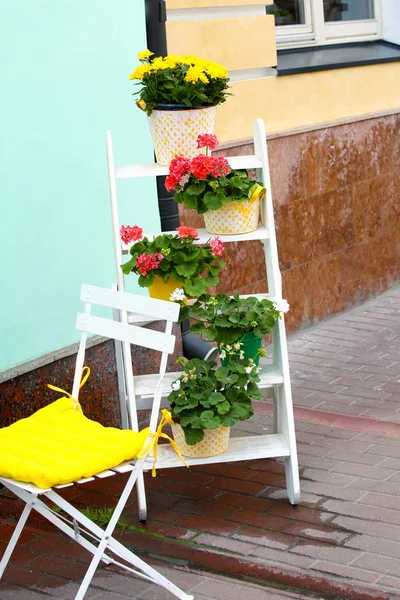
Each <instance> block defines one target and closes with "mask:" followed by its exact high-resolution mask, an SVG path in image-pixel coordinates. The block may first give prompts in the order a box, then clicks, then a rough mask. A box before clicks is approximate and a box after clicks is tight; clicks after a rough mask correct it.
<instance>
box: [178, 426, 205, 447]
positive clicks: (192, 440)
mask: <svg viewBox="0 0 400 600" xmlns="http://www.w3.org/2000/svg"><path fill="white" fill-rule="evenodd" d="M182 429H183V431H184V433H185V442H186V443H187V444H188V445H189V446H194V445H195V444H197V443H198V442H201V440H202V439H203V438H204V431H203V430H202V429H192V428H191V427H182Z"/></svg>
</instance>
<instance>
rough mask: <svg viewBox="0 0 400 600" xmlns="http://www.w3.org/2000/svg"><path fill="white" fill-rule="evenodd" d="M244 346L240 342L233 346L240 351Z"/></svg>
mask: <svg viewBox="0 0 400 600" xmlns="http://www.w3.org/2000/svg"><path fill="white" fill-rule="evenodd" d="M241 345H242V344H241V343H240V342H236V343H235V344H233V347H234V348H235V350H240V346H241Z"/></svg>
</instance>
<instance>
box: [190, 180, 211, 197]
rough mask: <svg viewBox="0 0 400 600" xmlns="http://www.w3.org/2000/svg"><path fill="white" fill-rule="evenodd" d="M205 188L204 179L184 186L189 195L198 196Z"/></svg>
mask: <svg viewBox="0 0 400 600" xmlns="http://www.w3.org/2000/svg"><path fill="white" fill-rule="evenodd" d="M205 189H206V183H205V181H199V182H198V183H192V184H191V185H188V187H185V192H186V193H187V194H189V195H190V196H199V195H200V194H201V193H202V192H204V190H205Z"/></svg>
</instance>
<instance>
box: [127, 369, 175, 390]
mask: <svg viewBox="0 0 400 600" xmlns="http://www.w3.org/2000/svg"><path fill="white" fill-rule="evenodd" d="M181 375H182V371H177V372H174V373H166V374H165V375H164V378H163V381H162V384H161V394H162V396H166V395H168V394H169V393H170V391H171V389H172V388H171V384H172V383H173V382H174V381H175V380H176V379H178V377H180V376H181ZM133 379H134V382H135V394H136V395H137V396H153V395H154V392H155V390H156V385H157V383H158V381H159V379H160V375H158V374H157V375H136V376H135V377H134V378H133Z"/></svg>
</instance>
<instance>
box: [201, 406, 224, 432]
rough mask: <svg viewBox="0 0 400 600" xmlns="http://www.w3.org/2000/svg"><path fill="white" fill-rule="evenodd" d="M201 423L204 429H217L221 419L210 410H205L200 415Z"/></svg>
mask: <svg viewBox="0 0 400 600" xmlns="http://www.w3.org/2000/svg"><path fill="white" fill-rule="evenodd" d="M200 419H201V424H202V425H203V427H204V429H217V427H219V426H220V425H221V419H220V417H219V416H217V415H214V412H213V411H212V410H205V411H204V412H202V413H201V415H200Z"/></svg>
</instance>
